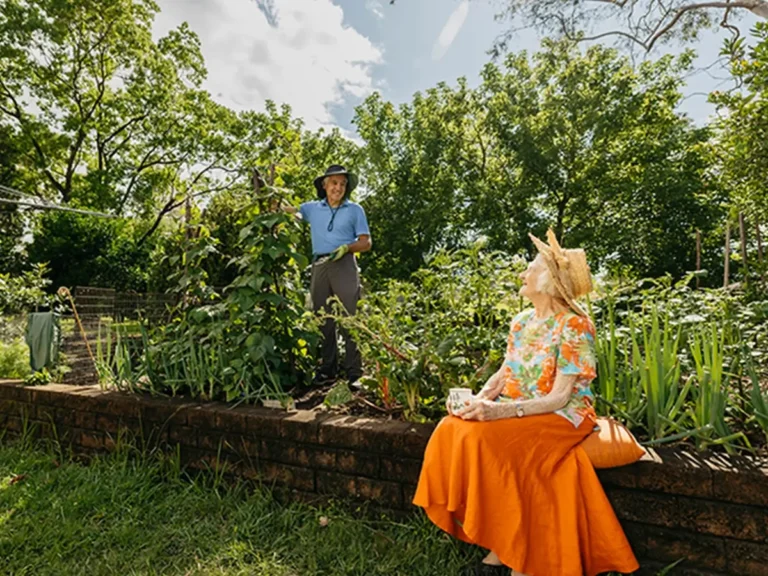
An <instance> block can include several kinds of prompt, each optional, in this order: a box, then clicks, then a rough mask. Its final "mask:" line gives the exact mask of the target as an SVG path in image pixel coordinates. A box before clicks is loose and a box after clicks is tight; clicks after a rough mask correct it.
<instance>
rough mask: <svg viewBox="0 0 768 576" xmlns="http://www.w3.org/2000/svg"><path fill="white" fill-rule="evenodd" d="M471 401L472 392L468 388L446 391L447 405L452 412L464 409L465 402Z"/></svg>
mask: <svg viewBox="0 0 768 576" xmlns="http://www.w3.org/2000/svg"><path fill="white" fill-rule="evenodd" d="M471 400H472V390H471V389H470V388H450V389H449V390H448V404H449V405H450V407H451V411H452V412H456V411H457V410H461V409H462V408H465V407H466V404H465V403H466V402H467V401H471Z"/></svg>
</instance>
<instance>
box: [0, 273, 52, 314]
mask: <svg viewBox="0 0 768 576" xmlns="http://www.w3.org/2000/svg"><path fill="white" fill-rule="evenodd" d="M47 273H48V267H47V266H46V265H45V264H34V265H33V266H32V268H31V269H30V270H28V271H26V272H23V273H22V274H20V275H16V276H12V275H10V274H0V315H11V314H19V313H22V312H28V311H30V310H32V309H33V308H35V307H36V306H42V305H44V304H49V303H50V300H51V297H50V296H49V295H47V294H46V292H45V289H46V287H47V286H48V285H50V283H51V281H50V280H48V279H47V278H46V277H45V275H46V274H47Z"/></svg>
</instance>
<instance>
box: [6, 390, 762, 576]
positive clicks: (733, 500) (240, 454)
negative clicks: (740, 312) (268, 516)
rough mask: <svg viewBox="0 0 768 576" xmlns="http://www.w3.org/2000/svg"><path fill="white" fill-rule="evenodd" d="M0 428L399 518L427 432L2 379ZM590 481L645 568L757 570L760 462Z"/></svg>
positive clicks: (686, 455)
mask: <svg viewBox="0 0 768 576" xmlns="http://www.w3.org/2000/svg"><path fill="white" fill-rule="evenodd" d="M0 429H5V431H6V432H7V433H8V434H10V435H12V436H13V435H21V434H23V433H24V430H27V432H28V433H32V432H33V431H34V434H35V435H37V436H40V437H44V438H55V439H57V440H58V441H59V442H61V443H63V444H65V445H68V446H71V447H72V449H73V451H75V452H76V453H85V454H90V453H95V452H102V451H109V450H111V449H114V447H115V446H116V444H117V443H119V442H121V441H122V440H123V439H126V438H133V439H134V440H137V441H139V442H140V443H141V444H142V445H143V446H160V447H172V448H174V449H178V450H179V454H180V458H181V462H182V464H183V465H185V466H188V467H189V468H190V469H193V470H194V469H208V468H214V469H217V470H219V471H223V472H225V473H228V474H233V475H237V476H240V477H243V478H248V479H258V480H260V481H264V482H267V483H270V484H274V485H275V486H277V487H279V488H280V489H281V491H282V492H283V493H284V494H285V495H287V496H289V497H292V498H295V499H299V500H317V499H318V498H328V497H332V498H333V497H341V498H344V499H348V500H352V501H355V500H359V501H366V502H369V503H371V505H373V506H379V507H382V508H386V509H390V510H397V511H409V510H414V508H413V506H411V504H410V502H411V497H412V494H413V490H414V488H415V484H416V482H417V480H418V474H419V470H420V467H421V458H422V454H423V451H424V447H425V446H426V443H427V441H428V439H429V436H430V434H431V432H432V430H433V425H432V424H413V423H407V422H401V421H394V420H385V419H381V418H380V419H376V418H363V417H355V416H348V415H333V414H329V413H323V412H321V411H307V410H299V411H291V412H288V411H284V410H273V409H267V408H257V407H251V406H238V407H235V408H232V407H231V406H228V405H226V404H223V403H216V402H212V403H199V402H194V401H190V400H186V399H183V398H173V399H160V398H150V397H145V396H140V395H129V394H125V393H121V392H113V391H102V390H100V389H99V388H96V387H76V386H67V385H55V384H52V385H47V386H40V387H34V388H30V387H23V386H21V385H20V384H19V383H18V382H2V383H0ZM599 476H600V479H601V481H602V483H603V486H604V487H605V489H606V492H607V494H608V496H609V498H610V499H611V502H612V503H613V506H614V508H615V510H616V513H617V515H618V516H619V518H620V519H621V522H622V524H623V526H624V528H625V530H626V532H627V535H628V536H629V538H630V541H631V542H632V545H633V547H634V549H635V551H636V553H637V555H638V557H639V558H640V559H641V561H642V562H643V564H644V565H646V564H647V565H649V566H650V565H658V564H659V563H661V564H664V563H666V564H669V563H671V562H674V561H676V560H679V559H681V558H683V559H684V562H683V563H682V564H681V569H683V568H684V569H685V570H690V571H692V572H691V573H711V574H746V575H751V574H766V573H768V570H767V569H766V566H768V530H766V526H768V461H766V460H763V459H751V458H747V457H736V456H729V455H725V454H712V453H697V452H694V451H692V450H691V449H689V448H685V447H681V446H678V447H674V448H666V449H659V450H655V451H654V450H651V451H649V454H648V455H647V456H646V457H644V458H643V460H641V461H640V462H638V463H636V464H633V465H631V466H626V467H623V468H616V469H611V470H602V471H599ZM676 573H685V571H682V572H676Z"/></svg>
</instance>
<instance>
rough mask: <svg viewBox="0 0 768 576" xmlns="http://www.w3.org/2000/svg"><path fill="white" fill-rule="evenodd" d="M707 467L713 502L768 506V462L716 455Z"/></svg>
mask: <svg viewBox="0 0 768 576" xmlns="http://www.w3.org/2000/svg"><path fill="white" fill-rule="evenodd" d="M709 465H710V466H711V467H712V479H713V487H714V494H713V496H714V498H715V499H717V500H724V501H726V502H734V503H738V504H750V505H752V506H763V507H768V461H765V460H756V459H753V458H745V457H738V456H730V457H729V456H725V455H718V456H716V457H713V458H711V459H710V461H709Z"/></svg>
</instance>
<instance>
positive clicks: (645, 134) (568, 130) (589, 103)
mask: <svg viewBox="0 0 768 576" xmlns="http://www.w3.org/2000/svg"><path fill="white" fill-rule="evenodd" d="M690 62H691V55H690V54H687V53H686V54H683V55H682V56H680V57H679V58H678V59H677V60H673V59H672V58H671V57H664V58H662V59H660V60H659V61H657V62H645V63H643V64H642V65H641V66H639V67H638V68H633V67H632V65H631V63H630V61H629V60H628V59H626V58H621V57H620V56H619V55H618V54H617V52H616V51H613V50H609V49H607V48H605V47H602V46H592V47H590V48H588V49H585V50H580V49H579V48H578V47H577V46H576V45H574V44H573V43H570V42H566V41H562V42H553V41H549V40H546V41H544V42H543V44H542V49H541V50H540V51H539V52H537V53H535V54H533V55H531V56H529V55H528V54H527V53H525V52H522V53H519V54H512V55H510V56H509V57H508V58H507V59H506V60H505V62H504V65H503V67H501V66H498V65H495V64H488V65H486V67H485V68H484V69H483V71H482V75H481V77H482V83H481V84H480V86H478V87H477V88H476V89H471V88H469V87H468V86H467V84H466V82H465V81H464V80H463V79H460V80H459V82H458V85H457V86H456V87H455V88H450V87H448V86H447V85H446V84H443V83H441V84H439V85H438V86H437V87H436V88H433V89H429V90H427V91H426V92H425V93H424V94H416V95H415V96H414V99H413V102H412V103H410V104H406V105H403V106H401V107H400V108H399V109H398V108H395V107H394V106H393V105H392V104H390V103H388V102H385V101H383V100H382V99H381V97H380V96H379V95H373V96H371V97H369V98H368V99H367V100H366V101H365V102H364V103H363V104H362V105H361V106H360V107H359V108H358V110H357V115H356V119H355V123H356V125H357V127H358V131H359V133H360V135H361V137H362V138H363V140H364V141H365V146H364V147H363V150H362V152H363V154H364V159H365V163H364V167H365V170H364V176H365V183H366V186H367V187H368V188H369V189H370V190H371V191H372V192H373V194H371V195H370V196H368V197H366V199H365V208H366V211H367V213H368V215H369V218H370V220H371V225H372V227H373V229H372V235H373V237H374V243H375V249H374V251H373V252H372V253H371V257H370V261H369V263H368V264H367V268H366V274H367V275H369V276H371V277H373V278H375V279H377V280H378V279H384V278H390V277H395V278H407V277H408V275H409V274H410V273H412V272H414V271H415V270H417V269H418V268H419V267H421V266H422V264H423V263H424V261H425V259H426V258H427V256H428V254H430V253H431V252H432V251H435V250H437V249H440V248H455V247H458V246H463V245H466V243H467V242H468V241H471V240H472V239H473V238H474V237H476V236H478V235H485V236H487V237H488V239H489V245H490V247H491V248H494V249H498V250H503V251H506V252H508V253H513V254H514V253H518V252H520V251H527V250H529V249H530V247H531V246H530V241H529V239H528V233H529V232H534V233H537V234H539V235H540V234H542V233H543V232H544V231H545V230H546V228H547V227H548V226H552V227H553V228H554V229H555V231H556V232H557V234H558V237H560V238H562V239H563V241H564V242H566V243H570V244H572V245H579V246H582V247H584V248H585V249H587V251H588V253H589V254H590V258H591V259H592V261H593V265H594V266H595V268H596V269H597V268H598V267H604V268H607V269H609V270H614V271H615V270H626V269H629V270H631V271H632V273H633V274H635V275H636V276H639V277H645V276H660V275H663V274H665V273H671V274H672V275H674V276H675V277H681V276H683V275H684V274H685V272H686V271H688V270H690V269H692V268H693V265H694V263H695V242H694V237H695V231H696V230H697V229H701V230H702V231H703V232H702V234H703V265H704V266H705V267H707V268H708V269H710V270H716V269H717V267H718V265H719V259H720V257H721V256H720V249H719V247H720V239H719V225H718V224H717V223H718V222H719V220H720V217H721V215H722V210H721V207H720V203H721V202H723V201H725V194H724V193H723V192H722V191H721V189H720V188H719V187H718V186H717V185H716V182H714V181H713V180H712V178H711V177H710V175H709V174H708V170H709V166H710V159H709V158H710V157H709V151H708V148H707V142H708V140H709V139H710V136H711V135H710V133H709V131H708V130H707V129H700V128H695V127H693V126H692V124H691V122H690V120H689V119H687V118H686V117H685V116H682V115H680V114H679V113H678V112H677V111H676V108H677V106H678V104H679V102H680V100H681V98H682V95H681V93H680V86H681V84H682V80H681V77H682V75H683V74H684V73H685V72H686V71H687V70H688V69H689V68H690Z"/></svg>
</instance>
